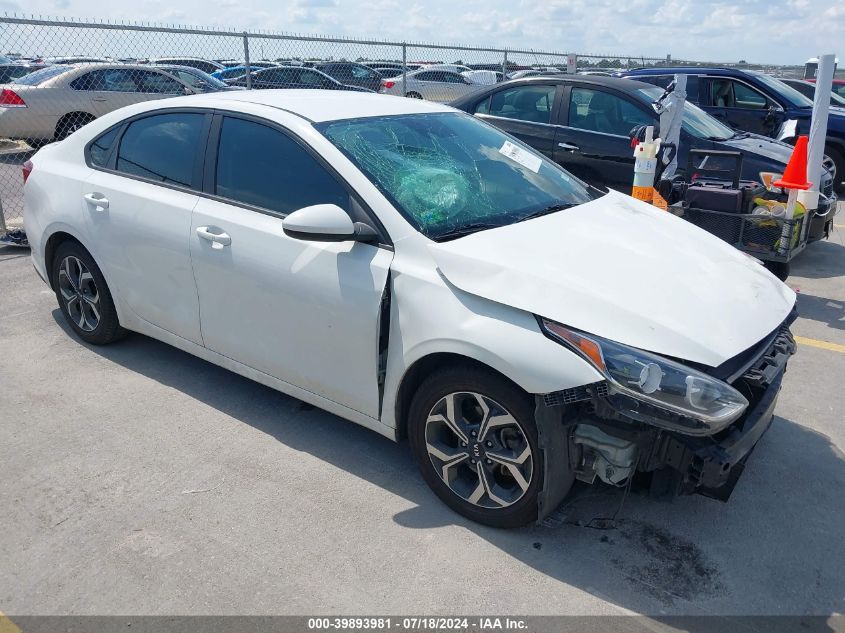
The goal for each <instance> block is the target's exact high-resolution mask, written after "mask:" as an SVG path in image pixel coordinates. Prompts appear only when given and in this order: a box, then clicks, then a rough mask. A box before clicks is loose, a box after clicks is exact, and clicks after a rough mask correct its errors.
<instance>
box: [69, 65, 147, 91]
mask: <svg viewBox="0 0 845 633" xmlns="http://www.w3.org/2000/svg"><path fill="white" fill-rule="evenodd" d="M70 85H71V88H73V89H74V90H97V91H103V92H138V87H137V85H136V84H135V81H134V79H133V78H132V71H130V70H127V69H123V68H106V69H104V70H95V71H93V72H90V73H87V74H85V75H82V76H81V77H77V78H76V79H74V80H73V81H72V82H71V84H70Z"/></svg>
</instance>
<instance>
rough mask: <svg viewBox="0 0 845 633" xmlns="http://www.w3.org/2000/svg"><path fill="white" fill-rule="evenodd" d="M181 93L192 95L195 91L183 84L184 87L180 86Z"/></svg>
mask: <svg viewBox="0 0 845 633" xmlns="http://www.w3.org/2000/svg"><path fill="white" fill-rule="evenodd" d="M182 94H184V95H192V94H195V93H194V91H193V90H192V89H191V88H189V87H188V86H184V87H183V88H182Z"/></svg>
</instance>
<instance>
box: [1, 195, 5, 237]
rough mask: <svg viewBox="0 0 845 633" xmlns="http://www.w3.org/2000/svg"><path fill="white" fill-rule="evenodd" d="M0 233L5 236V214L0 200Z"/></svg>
mask: <svg viewBox="0 0 845 633" xmlns="http://www.w3.org/2000/svg"><path fill="white" fill-rule="evenodd" d="M0 233H2V234H3V235H5V234H6V214H5V213H4V211H3V200H0Z"/></svg>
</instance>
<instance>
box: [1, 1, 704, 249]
mask: <svg viewBox="0 0 845 633" xmlns="http://www.w3.org/2000/svg"><path fill="white" fill-rule="evenodd" d="M0 56H3V57H4V59H0V84H2V86H0V90H1V91H0V205H2V211H0V232H2V231H3V230H4V229H6V228H7V227H8V228H13V227H15V226H18V225H20V224H21V222H22V218H23V196H22V191H23V174H22V165H23V164H24V163H25V162H26V160H27V159H28V158H29V157H30V156H31V155H32V154H33V152H34V151H35V150H36V149H37V148H39V147H41V146H42V145H44V144H46V143H50V142H53V141H56V140H60V139H62V138H64V137H66V136H67V135H68V134H71V133H73V132H74V131H75V130H77V129H79V128H80V127H82V126H83V125H85V124H86V123H88V122H89V121H91V120H93V119H95V118H97V117H99V116H101V115H103V114H105V113H107V112H110V111H112V110H115V109H117V108H120V107H122V106H125V105H129V104H133V103H137V102H140V101H145V100H150V99H161V98H166V97H171V96H174V95H182V94H194V93H200V92H209V91H215V90H244V89H264V88H322V89H333V90H373V91H376V92H381V93H385V94H393V95H400V96H401V95H404V96H406V97H410V98H418V99H428V100H433V101H440V102H448V101H451V100H452V99H455V98H457V97H459V96H461V95H464V94H466V93H468V92H471V91H473V90H478V89H480V88H482V87H483V86H484V85H487V84H489V83H495V82H497V81H502V80H503V79H505V78H508V77H513V76H514V74H515V73H516V74H517V75H516V76H518V74H519V73H523V74H524V73H529V72H538V71H540V72H575V71H576V70H577V71H579V72H583V71H594V72H611V71H615V70H622V69H626V68H631V67H636V66H655V65H668V64H670V63H671V64H692V63H693V62H681V61H679V60H671V58H669V57H666V58H653V57H641V56H636V57H634V56H619V55H586V54H578V55H575V54H571V53H564V52H543V51H534V50H517V49H505V48H500V49H495V48H481V47H473V46H449V45H439V44H430V43H419V42H387V41H378V40H363V39H348V38H330V37H303V36H294V35H285V34H274V33H264V32H257V33H255V32H250V33H246V32H239V31H235V30H232V31H226V30H212V29H203V28H189V27H178V28H177V27H163V26H151V25H144V24H127V23H119V24H115V23H100V22H82V21H76V20H41V19H33V18H21V17H8V16H6V17H0ZM11 81H14V83H9V82H11Z"/></svg>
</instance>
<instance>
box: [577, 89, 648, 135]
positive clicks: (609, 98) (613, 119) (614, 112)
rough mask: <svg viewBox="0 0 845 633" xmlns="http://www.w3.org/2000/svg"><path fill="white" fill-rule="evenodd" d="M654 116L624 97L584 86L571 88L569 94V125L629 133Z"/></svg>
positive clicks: (613, 132) (584, 128) (603, 131)
mask: <svg viewBox="0 0 845 633" xmlns="http://www.w3.org/2000/svg"><path fill="white" fill-rule="evenodd" d="M639 125H654V119H653V118H652V117H650V116H649V115H648V114H647V113H645V112H643V111H642V110H640V109H639V108H637V107H636V106H634V105H633V104H632V103H630V102H629V101H627V100H626V99H622V98H621V97H618V96H616V95H613V94H610V93H609V92H604V91H602V90H590V89H587V88H573V89H572V92H571V95H570V98H569V126H570V127H574V128H578V129H579V130H589V131H590V132H601V133H603V134H615V135H618V136H628V135H629V134H630V133H631V130H632V129H633V128H635V127H637V126H639Z"/></svg>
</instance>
